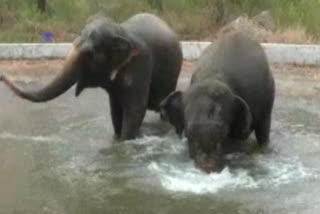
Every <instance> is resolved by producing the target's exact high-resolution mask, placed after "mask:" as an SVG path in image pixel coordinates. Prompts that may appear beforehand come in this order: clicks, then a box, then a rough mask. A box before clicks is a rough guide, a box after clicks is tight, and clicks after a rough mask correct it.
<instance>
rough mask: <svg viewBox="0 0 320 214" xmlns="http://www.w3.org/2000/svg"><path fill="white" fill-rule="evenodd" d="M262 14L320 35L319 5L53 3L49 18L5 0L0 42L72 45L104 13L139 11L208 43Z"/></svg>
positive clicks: (33, 4)
mask: <svg viewBox="0 0 320 214" xmlns="http://www.w3.org/2000/svg"><path fill="white" fill-rule="evenodd" d="M262 10H270V12H271V14H272V15H273V17H274V18H275V20H276V24H277V25H278V28H279V29H287V28H299V29H303V30H304V31H305V32H307V34H308V35H311V36H312V37H314V38H316V37H317V36H318V34H319V27H320V24H319V19H320V14H319V12H320V5H319V2H318V0H47V6H46V11H45V12H43V13H42V12H41V11H40V10H39V9H38V8H37V0H0V42H39V41H41V40H42V34H43V32H46V31H51V32H53V34H54V37H55V40H56V41H71V40H72V39H73V38H74V36H75V34H77V33H78V32H79V31H80V29H81V28H82V27H83V25H84V24H85V23H86V20H87V18H88V17H89V16H90V15H93V14H95V13H99V12H101V13H104V14H105V15H107V16H110V17H112V18H113V19H115V20H116V21H123V20H125V19H126V18H128V17H129V16H131V15H133V14H135V13H138V12H152V13H157V14H158V15H159V16H161V17H162V18H163V19H165V20H166V21H167V22H168V23H169V24H170V25H171V26H172V27H173V28H174V29H175V30H176V31H177V32H178V33H179V35H181V37H182V38H181V39H208V38H210V37H211V36H212V35H213V34H214V33H215V32H216V30H217V29H219V27H220V26H222V25H223V24H225V23H226V22H228V21H229V20H231V19H232V18H233V17H237V16H238V15H240V14H243V13H246V14H248V15H249V16H254V15H256V14H257V13H259V12H261V11H262Z"/></svg>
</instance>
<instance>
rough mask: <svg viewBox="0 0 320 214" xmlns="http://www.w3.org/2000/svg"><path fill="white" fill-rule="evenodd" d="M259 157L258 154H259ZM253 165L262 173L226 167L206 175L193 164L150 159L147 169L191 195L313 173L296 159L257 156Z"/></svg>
mask: <svg viewBox="0 0 320 214" xmlns="http://www.w3.org/2000/svg"><path fill="white" fill-rule="evenodd" d="M260 158H261V157H260ZM255 161H256V167H258V168H261V169H263V171H264V173H262V174H261V173H260V174H259V173H254V172H253V170H252V169H241V168H240V169H232V170H231V169H230V168H228V167H226V168H225V169H224V170H223V171H222V172H220V173H211V174H209V175H208V174H206V173H203V172H201V171H200V170H198V169H196V168H194V166H193V163H190V164H189V165H188V166H187V165H185V166H183V167H181V166H179V165H174V164H169V163H156V162H153V163H151V164H150V165H149V170H151V171H152V172H153V173H155V174H156V175H157V176H158V178H159V179H160V182H161V185H162V186H163V187H164V188H166V189H168V190H170V191H175V192H190V193H195V194H206V193H217V192H218V191H219V190H221V189H227V190H234V189H258V188H276V187H278V186H280V185H285V184H289V183H292V182H295V181H298V180H301V179H304V178H308V177H311V176H313V174H312V173H311V170H308V169H306V168H305V167H304V166H303V164H302V163H301V162H300V161H299V160H298V159H297V158H291V159H278V160H272V159H271V158H268V159H263V158H262V159H257V160H255Z"/></svg>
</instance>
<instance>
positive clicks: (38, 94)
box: [0, 47, 81, 102]
mask: <svg viewBox="0 0 320 214" xmlns="http://www.w3.org/2000/svg"><path fill="white" fill-rule="evenodd" d="M80 64H81V63H80V59H79V51H78V50H77V49H76V48H75V47H73V48H72V50H71V51H70V52H69V54H68V57H67V59H66V61H65V64H64V66H63V70H62V72H61V73H60V74H59V76H57V77H56V78H55V79H54V80H53V81H52V82H51V83H49V84H48V85H47V86H45V87H44V88H42V89H40V90H34V91H24V90H23V89H20V88H18V87H17V86H16V85H15V84H14V83H13V82H12V81H10V80H9V79H7V78H6V77H5V76H0V81H3V82H4V83H5V84H6V85H7V86H8V87H9V88H10V89H11V90H12V91H13V92H14V93H15V94H16V95H17V96H19V97H21V98H23V99H26V100H29V101H31V102H46V101H49V100H52V99H54V98H56V97H58V96H59V95H61V94H63V93H64V92H65V91H67V90H68V89H69V88H70V87H71V86H72V85H73V84H74V83H75V82H76V81H77V76H78V72H79V70H80V68H81V65H80Z"/></svg>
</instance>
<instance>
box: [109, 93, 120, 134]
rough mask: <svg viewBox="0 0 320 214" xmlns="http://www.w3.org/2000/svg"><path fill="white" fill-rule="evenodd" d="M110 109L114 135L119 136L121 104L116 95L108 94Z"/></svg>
mask: <svg viewBox="0 0 320 214" xmlns="http://www.w3.org/2000/svg"><path fill="white" fill-rule="evenodd" d="M109 98H110V111H111V119H112V124H113V129H114V133H115V136H116V137H120V135H121V129H122V115H123V111H122V106H121V104H120V103H119V101H118V99H117V97H115V96H113V95H111V94H110V96H109Z"/></svg>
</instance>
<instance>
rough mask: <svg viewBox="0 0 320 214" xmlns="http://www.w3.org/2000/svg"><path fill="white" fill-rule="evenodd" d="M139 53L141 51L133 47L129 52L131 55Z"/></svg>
mask: <svg viewBox="0 0 320 214" xmlns="http://www.w3.org/2000/svg"><path fill="white" fill-rule="evenodd" d="M140 54H141V52H140V50H138V49H133V50H131V53H130V55H131V56H139V55H140Z"/></svg>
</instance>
